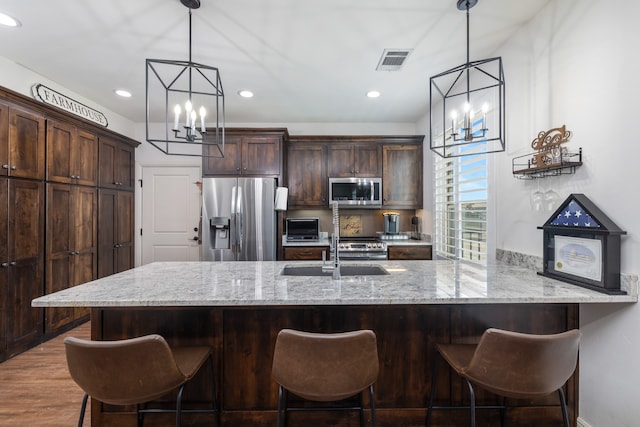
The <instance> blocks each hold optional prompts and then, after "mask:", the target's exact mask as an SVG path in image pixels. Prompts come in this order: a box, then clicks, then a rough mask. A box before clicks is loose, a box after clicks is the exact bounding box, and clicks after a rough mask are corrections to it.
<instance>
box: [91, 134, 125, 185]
mask: <svg viewBox="0 0 640 427" xmlns="http://www.w3.org/2000/svg"><path fill="white" fill-rule="evenodd" d="M98 147H99V152H98V158H99V159H100V163H99V180H98V185H99V186H100V187H105V188H115V189H118V190H133V166H134V152H133V150H134V147H132V146H131V145H129V144H125V143H123V142H120V141H118V140H116V139H114V138H109V137H100V138H99V144H98Z"/></svg>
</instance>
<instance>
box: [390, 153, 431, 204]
mask: <svg viewBox="0 0 640 427" xmlns="http://www.w3.org/2000/svg"><path fill="white" fill-rule="evenodd" d="M382 205H383V207H389V208H398V209H422V144H421V143H420V144H415V145H414V144H412V145H408V144H388V145H387V144H385V145H383V146H382Z"/></svg>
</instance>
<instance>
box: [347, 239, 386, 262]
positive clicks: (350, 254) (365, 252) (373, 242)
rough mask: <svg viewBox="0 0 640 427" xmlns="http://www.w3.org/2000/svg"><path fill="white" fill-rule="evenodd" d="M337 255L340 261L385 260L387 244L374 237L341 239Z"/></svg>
mask: <svg viewBox="0 0 640 427" xmlns="http://www.w3.org/2000/svg"><path fill="white" fill-rule="evenodd" d="M338 253H339V256H340V259H341V260H376V259H377V260H383V259H384V260H386V259H387V244H386V243H385V242H381V241H380V240H378V239H376V238H375V237H358V238H354V237H342V238H340V243H339V244H338Z"/></svg>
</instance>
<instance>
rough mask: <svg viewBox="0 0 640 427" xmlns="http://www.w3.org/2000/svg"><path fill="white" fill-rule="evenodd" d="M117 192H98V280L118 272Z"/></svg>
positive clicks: (100, 190)
mask: <svg viewBox="0 0 640 427" xmlns="http://www.w3.org/2000/svg"><path fill="white" fill-rule="evenodd" d="M117 197H118V192H117V191H116V190H106V189H102V188H101V189H99V190H98V260H99V261H98V278H99V279H101V278H103V277H106V276H110V275H112V274H113V273H115V272H116V251H117V248H116V221H117V215H116V205H117Z"/></svg>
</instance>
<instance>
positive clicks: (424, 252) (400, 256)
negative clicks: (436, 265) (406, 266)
mask: <svg viewBox="0 0 640 427" xmlns="http://www.w3.org/2000/svg"><path fill="white" fill-rule="evenodd" d="M387 250H388V251H389V259H390V260H396V261H397V260H430V259H432V254H431V245H410V246H393V245H390V246H388V247H387Z"/></svg>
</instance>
